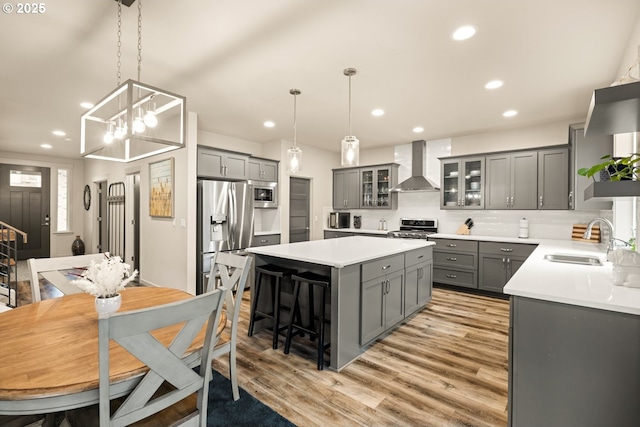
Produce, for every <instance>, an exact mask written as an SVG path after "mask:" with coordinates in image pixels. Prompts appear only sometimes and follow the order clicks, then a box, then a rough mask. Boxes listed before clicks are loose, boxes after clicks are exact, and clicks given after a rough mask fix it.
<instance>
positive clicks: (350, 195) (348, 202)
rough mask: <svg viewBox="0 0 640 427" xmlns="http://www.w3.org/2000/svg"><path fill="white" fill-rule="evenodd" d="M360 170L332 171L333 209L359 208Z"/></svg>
mask: <svg viewBox="0 0 640 427" xmlns="http://www.w3.org/2000/svg"><path fill="white" fill-rule="evenodd" d="M359 194H360V169H334V170H333V208H334V209H358V208H360V197H359Z"/></svg>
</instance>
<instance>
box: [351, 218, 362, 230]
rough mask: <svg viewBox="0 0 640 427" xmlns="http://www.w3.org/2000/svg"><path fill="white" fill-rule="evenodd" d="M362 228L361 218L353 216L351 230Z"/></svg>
mask: <svg viewBox="0 0 640 427" xmlns="http://www.w3.org/2000/svg"><path fill="white" fill-rule="evenodd" d="M360 227H362V217H361V216H360V215H354V216H353V228H360Z"/></svg>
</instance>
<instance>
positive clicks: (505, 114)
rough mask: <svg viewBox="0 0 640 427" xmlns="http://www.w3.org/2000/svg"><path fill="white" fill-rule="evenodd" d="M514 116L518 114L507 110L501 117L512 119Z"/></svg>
mask: <svg viewBox="0 0 640 427" xmlns="http://www.w3.org/2000/svg"><path fill="white" fill-rule="evenodd" d="M516 114H518V112H517V111H516V110H507V111H505V112H504V113H502V115H503V116H505V117H513V116H515V115H516Z"/></svg>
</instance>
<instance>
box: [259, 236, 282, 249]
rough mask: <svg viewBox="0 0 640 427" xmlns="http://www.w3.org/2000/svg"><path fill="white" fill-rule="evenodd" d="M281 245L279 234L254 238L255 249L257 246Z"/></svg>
mask: <svg viewBox="0 0 640 427" xmlns="http://www.w3.org/2000/svg"><path fill="white" fill-rule="evenodd" d="M279 244H280V235H279V234H267V235H262V236H253V243H252V246H253V247H257V246H270V245H279Z"/></svg>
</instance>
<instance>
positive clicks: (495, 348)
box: [214, 288, 509, 427]
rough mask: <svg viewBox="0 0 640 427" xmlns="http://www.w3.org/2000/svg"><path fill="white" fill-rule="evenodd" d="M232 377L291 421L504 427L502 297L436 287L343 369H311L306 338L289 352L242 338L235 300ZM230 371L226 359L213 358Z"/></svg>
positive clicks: (505, 316)
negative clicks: (427, 298)
mask: <svg viewBox="0 0 640 427" xmlns="http://www.w3.org/2000/svg"><path fill="white" fill-rule="evenodd" d="M242 304H243V306H242V312H241V325H240V331H239V336H238V381H239V383H240V386H241V387H243V388H244V389H245V390H247V391H248V392H249V393H250V394H252V395H254V396H255V397H256V398H258V399H260V400H261V401H262V402H264V403H265V404H267V405H269V406H270V407H272V408H273V409H274V410H275V411H277V412H279V413H280V414H281V415H282V416H284V417H285V418H287V419H289V420H290V421H291V422H293V423H295V424H296V425H298V426H301V427H302V426H304V427H306V426H323V427H325V426H380V427H382V426H447V427H458V426H506V424H507V368H508V361H507V354H508V328H509V303H508V301H506V300H502V299H495V298H490V297H485V296H479V295H473V294H468V293H462V292H458V291H453V290H449V289H443V288H435V289H434V291H433V300H432V302H431V303H429V305H428V306H427V307H426V308H425V309H423V310H422V311H421V312H419V313H418V314H416V315H414V316H413V317H411V318H410V319H409V320H408V321H407V322H406V323H405V324H403V325H402V326H401V327H399V328H398V329H396V330H395V331H394V332H392V333H391V334H388V335H387V336H385V337H384V338H382V339H380V340H378V341H376V342H375V343H374V344H373V345H371V346H370V347H369V348H368V349H367V351H366V352H365V353H364V354H363V355H362V356H361V357H360V358H359V359H358V360H356V361H355V362H353V363H352V364H350V365H349V366H347V367H346V368H344V369H343V370H342V371H340V372H339V373H338V372H333V371H330V370H327V369H325V370H324V371H318V370H317V369H316V362H315V348H314V346H313V343H312V342H311V341H310V340H309V339H308V338H300V337H296V338H294V341H293V344H292V347H291V353H290V354H288V355H285V354H284V352H283V347H284V337H282V338H281V341H280V342H281V345H280V346H279V349H278V350H273V349H272V348H271V334H270V332H269V331H263V332H260V333H257V334H255V335H254V336H253V337H248V336H247V328H248V324H249V292H245V295H244V296H243V301H242ZM214 367H215V368H216V369H217V370H218V371H220V372H222V373H223V374H225V375H227V372H228V368H227V359H226V358H221V359H218V360H216V361H214Z"/></svg>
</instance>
